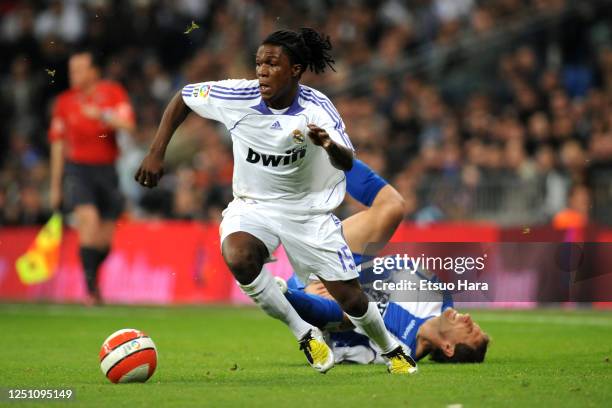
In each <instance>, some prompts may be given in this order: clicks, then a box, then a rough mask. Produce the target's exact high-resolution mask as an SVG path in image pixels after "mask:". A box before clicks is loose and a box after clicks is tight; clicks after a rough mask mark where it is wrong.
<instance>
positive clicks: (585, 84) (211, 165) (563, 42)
mask: <svg viewBox="0 0 612 408" xmlns="http://www.w3.org/2000/svg"><path fill="white" fill-rule="evenodd" d="M192 22H193V23H196V24H197V26H198V28H196V29H193V30H192V31H190V32H188V33H186V31H189V30H187V29H188V28H189V27H191V25H192ZM301 26H312V27H314V28H317V29H319V30H321V31H324V32H325V33H327V34H329V35H330V36H331V40H332V44H333V46H334V50H333V54H334V56H335V58H336V62H337V63H336V70H337V72H336V73H333V72H328V73H326V74H325V75H323V76H320V77H315V76H314V75H306V76H305V77H304V78H303V82H304V83H306V84H308V85H310V86H313V87H315V88H317V89H320V90H321V91H323V92H325V93H327V94H328V95H329V96H330V97H331V99H332V100H333V101H334V103H335V105H336V107H337V108H338V110H339V111H340V113H341V115H342V116H343V119H344V122H345V123H346V126H347V131H348V134H349V135H350V136H351V139H352V142H353V144H354V145H355V147H356V149H357V152H358V157H359V158H360V159H361V160H363V161H365V162H366V163H368V164H369V165H370V166H371V167H372V168H374V169H375V170H376V171H377V172H379V173H380V174H381V175H383V176H384V177H385V178H387V180H389V181H390V182H391V183H392V184H393V185H394V186H395V187H396V188H397V189H398V190H399V191H400V192H401V194H402V195H403V196H404V198H405V200H406V202H407V203H408V205H409V214H408V216H407V222H408V223H409V225H413V224H414V225H423V224H428V223H448V222H455V221H461V222H478V223H480V222H486V223H491V224H492V225H495V226H500V227H520V228H527V226H528V227H529V228H532V227H537V226H546V225H548V226H550V225H552V226H555V225H556V226H557V227H559V228H568V227H572V228H574V227H577V228H581V227H584V226H586V225H596V226H600V227H601V226H606V225H610V224H612V2H611V1H607V0H599V1H598V0H592V1H587V0H582V1H581V0H574V1H570V0H379V1H376V0H372V1H358V0H346V1H332V0H327V1H326V0H302V1H291V2H286V1H281V0H278V1H255V0H230V1H214V0H208V1H207V0H175V1H174V0H173V1H170V0H158V1H156V0H128V1H118V0H115V1H113V0H88V1H85V0H65V1H60V0H39V1H10V0H8V1H7V0H5V1H2V2H1V3H0V52H1V55H2V59H1V60H2V64H1V65H0V225H4V226H24V225H37V224H42V223H44V222H45V221H46V219H47V218H48V216H49V215H50V210H49V201H48V191H49V180H48V179H49V163H48V154H49V149H48V147H49V146H48V142H47V129H48V126H49V117H50V112H51V107H52V103H53V101H54V97H55V96H56V95H57V94H58V93H59V92H61V91H63V90H65V89H66V88H67V86H68V83H67V59H68V56H69V51H70V49H71V48H72V46H73V45H76V44H81V45H89V46H92V47H95V48H96V49H97V50H100V51H102V52H103V57H104V73H103V76H104V77H106V78H109V79H112V80H115V81H118V82H120V83H121V84H123V85H124V86H125V87H126V89H127V90H128V93H129V96H130V98H131V101H132V103H133V106H134V108H135V110H136V113H137V130H136V131H135V132H134V133H133V134H130V135H128V134H121V135H120V136H119V139H120V144H121V150H122V154H121V159H120V163H119V171H120V175H121V178H122V188H123V190H124V193H125V195H126V197H127V198H128V202H129V206H128V207H127V211H126V214H125V216H124V219H126V220H152V219H155V220H163V219H173V220H201V221H205V222H211V225H216V224H215V223H216V222H218V221H219V220H220V214H221V211H222V209H223V208H224V207H225V206H226V204H227V203H228V202H229V201H230V200H231V176H232V154H231V145H230V139H229V135H228V133H227V131H226V130H225V129H224V128H222V127H221V126H220V125H218V124H216V123H214V122H210V121H206V120H204V119H201V118H199V117H196V116H195V115H190V117H189V118H188V119H187V121H186V122H185V123H184V124H183V125H182V126H181V128H180V129H179V130H178V133H179V134H177V135H176V136H175V138H174V140H173V143H172V144H171V146H170V148H169V151H168V155H167V160H168V166H167V167H168V170H169V172H168V175H167V176H165V178H164V179H163V180H162V184H161V188H158V189H156V190H152V191H146V190H144V189H141V188H140V187H139V186H138V185H137V184H136V183H135V182H133V174H134V171H135V169H136V168H137V167H138V165H139V163H140V160H141V159H142V157H143V156H144V153H145V152H146V149H147V148H148V145H149V144H150V142H151V140H152V137H153V136H154V133H155V131H156V128H157V125H158V123H159V120H160V118H161V114H162V112H163V109H164V107H165V105H166V103H167V102H168V101H169V99H170V98H171V96H172V95H173V94H174V93H175V92H176V91H177V90H178V89H180V88H181V87H182V86H184V85H185V84H187V83H193V82H201V81H205V80H218V79H225V78H242V77H246V78H253V77H254V53H255V51H256V49H257V47H258V45H259V43H260V41H261V39H262V38H263V37H264V36H265V35H266V34H268V33H269V32H271V31H273V30H276V29H279V28H298V27H301ZM358 209H359V205H358V204H357V203H356V202H354V201H353V200H351V199H350V198H347V199H346V200H345V203H344V204H343V205H342V207H341V208H340V209H339V210H338V213H339V214H338V215H339V216H341V217H345V216H348V215H350V214H352V213H354V212H355V211H357V210H358ZM568 211H569V212H570V213H572V214H574V215H577V216H576V217H569V218H568V217H564V216H563V215H564V214H565V215H567V213H568ZM568 220H569V221H568ZM568 222H569V224H568ZM464 232H465V234H466V236H469V230H467V232H466V230H464Z"/></svg>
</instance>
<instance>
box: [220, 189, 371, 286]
mask: <svg viewBox="0 0 612 408" xmlns="http://www.w3.org/2000/svg"><path fill="white" fill-rule="evenodd" d="M239 231H243V232H248V233H249V234H251V235H253V236H255V237H256V238H258V239H259V240H260V241H262V242H263V243H264V244H265V245H266V247H267V248H268V252H269V254H270V256H271V255H272V253H273V252H274V251H275V250H276V248H278V246H279V245H280V244H283V246H284V247H285V252H286V253H287V257H288V258H289V262H291V266H293V268H294V269H295V273H296V274H297V275H298V277H299V278H300V279H302V280H303V281H307V279H308V277H309V276H310V275H311V274H314V275H316V276H318V277H319V278H321V279H323V280H329V281H346V280H350V279H354V278H357V277H358V276H359V274H358V272H357V269H356V267H355V261H354V260H353V254H352V253H351V251H350V250H349V248H348V245H347V244H346V241H345V240H344V236H343V235H342V223H341V222H340V220H339V219H338V218H337V217H336V216H334V215H333V214H331V213H328V214H315V215H295V214H291V215H287V214H282V213H280V212H279V211H278V209H274V210H272V209H270V208H266V207H265V205H262V204H261V203H253V202H247V201H245V200H241V199H234V201H232V202H231V203H230V204H229V205H228V206H227V208H226V209H225V210H224V211H223V221H222V222H221V227H220V231H219V232H220V235H221V240H220V241H221V244H223V240H224V239H225V238H226V237H227V236H228V235H230V234H232V233H234V232H239Z"/></svg>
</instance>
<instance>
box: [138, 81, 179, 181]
mask: <svg viewBox="0 0 612 408" xmlns="http://www.w3.org/2000/svg"><path fill="white" fill-rule="evenodd" d="M190 111H191V110H190V109H189V107H187V105H185V103H184V102H183V98H182V96H181V93H180V92H177V94H176V95H174V97H173V98H172V100H171V101H170V103H169V104H168V106H167V107H166V110H165V111H164V114H163V116H162V119H161V123H160V124H159V128H158V129H157V133H156V134H155V138H154V139H153V143H152V144H151V147H150V148H149V153H148V154H147V155H146V156H145V158H144V159H143V160H142V163H141V164H140V167H139V168H138V170H137V171H136V174H135V175H134V178H135V179H136V181H137V182H138V183H140V184H141V185H143V186H145V187H149V188H153V187H155V186H156V185H157V183H158V182H159V180H160V179H161V178H162V176H163V175H164V155H165V154H166V148H167V147H168V143H170V139H172V135H174V132H175V131H176V129H177V128H178V127H179V125H180V124H181V123H183V121H184V120H185V118H186V117H187V115H188V114H189V112H190Z"/></svg>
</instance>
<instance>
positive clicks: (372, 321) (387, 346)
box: [347, 302, 398, 354]
mask: <svg viewBox="0 0 612 408" xmlns="http://www.w3.org/2000/svg"><path fill="white" fill-rule="evenodd" d="M347 316H348V318H349V319H350V320H351V322H353V325H354V326H355V327H356V328H359V329H361V331H362V332H363V333H365V334H366V335H367V336H368V337H369V338H370V340H372V341H373V342H374V343H376V345H377V346H378V347H379V348H380V349H381V351H382V353H383V354H386V353H388V352H390V351H392V350H393V349H395V348H396V347H397V346H398V343H397V342H396V341H395V340H394V339H393V337H391V334H389V332H388V331H387V328H386V327H385V322H384V321H383V318H382V316H381V315H380V313H379V312H378V307H376V303H374V302H368V310H367V311H366V312H365V314H364V315H363V316H361V317H354V316H350V315H348V314H347Z"/></svg>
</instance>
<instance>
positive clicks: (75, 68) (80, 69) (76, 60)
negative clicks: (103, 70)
mask: <svg viewBox="0 0 612 408" xmlns="http://www.w3.org/2000/svg"><path fill="white" fill-rule="evenodd" d="M68 71H69V75H70V86H71V87H73V88H77V89H84V88H87V87H88V86H90V85H91V84H92V83H93V82H95V81H96V79H97V77H98V70H97V68H96V67H95V66H94V65H93V63H92V60H91V55H89V54H87V53H83V54H76V55H73V56H72V57H70V61H69V62H68Z"/></svg>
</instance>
